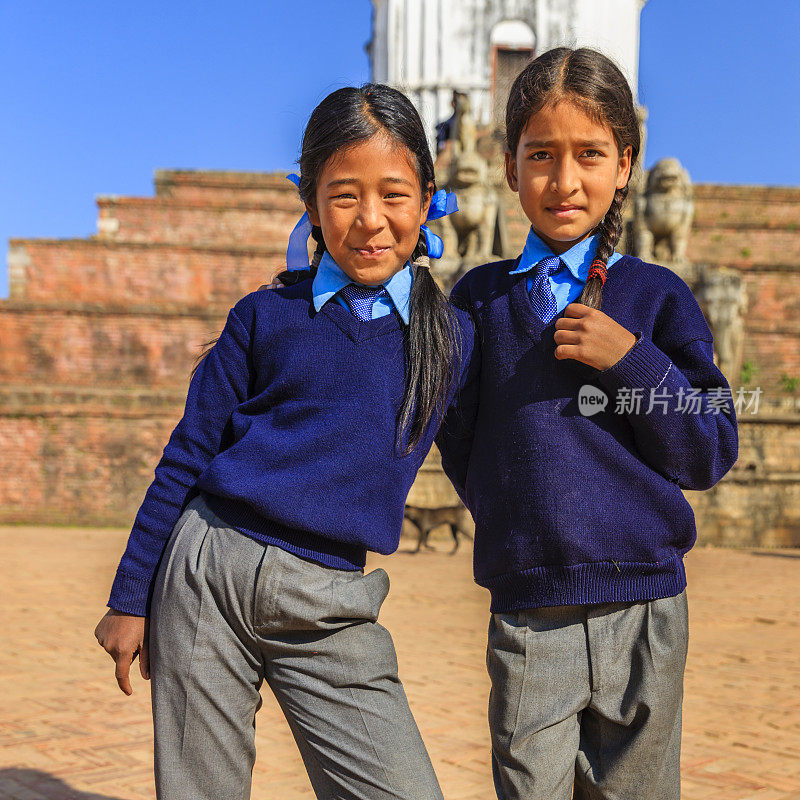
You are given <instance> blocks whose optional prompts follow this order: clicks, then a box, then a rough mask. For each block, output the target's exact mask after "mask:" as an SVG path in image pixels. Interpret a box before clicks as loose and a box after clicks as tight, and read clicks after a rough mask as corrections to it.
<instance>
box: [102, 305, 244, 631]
mask: <svg viewBox="0 0 800 800" xmlns="http://www.w3.org/2000/svg"><path fill="white" fill-rule="evenodd" d="M248 351H249V335H248V332H247V329H246V328H245V326H244V324H243V323H242V321H241V319H240V318H239V317H238V316H237V314H236V311H235V310H234V309H232V310H231V311H230V313H229V314H228V319H227V322H226V323H225V328H224V329H223V331H222V333H221V334H220V337H219V339H218V340H217V342H216V344H215V345H214V347H213V348H212V349H211V350H210V351H209V353H208V354H207V355H206V356H205V358H204V359H203V360H202V361H201V362H200V364H199V366H198V368H197V370H196V372H195V373H194V376H193V377H192V380H191V382H190V384H189V392H188V396H187V398H186V408H185V410H184V414H183V417H182V418H181V420H180V422H179V423H178V424H177V426H176V427H175V430H173V432H172V434H171V436H170V438H169V442H168V443H167V445H166V447H165V448H164V453H163V455H162V457H161V460H160V461H159V463H158V466H157V467H156V469H155V479H154V480H153V482H152V483H151V484H150V487H149V488H148V490H147V492H146V494H145V497H144V500H143V502H142V505H141V507H140V508H139V512H138V514H137V515H136V519H135V521H134V524H133V529H132V531H131V534H130V536H129V538H128V544H127V547H126V549H125V552H124V554H123V556H122V559H121V561H120V563H119V566H118V568H117V573H116V577H115V578H114V582H113V585H112V587H111V596H110V598H109V601H108V605H109V607H110V608H113V609H116V610H117V611H122V612H125V613H127V614H136V615H138V616H146V615H147V613H148V611H147V609H148V605H149V594H150V587H151V583H152V581H153V577H154V576H155V572H156V569H157V567H158V563H159V560H160V558H161V554H162V552H163V550H164V547H165V546H166V543H167V540H168V539H169V537H170V534H171V533H172V530H173V528H174V527H175V523H176V522H177V521H178V519H179V518H180V516H181V514H182V512H183V510H184V507H185V505H186V504H187V502H188V501H189V500H190V499H191V498H190V494H191V493H192V490H193V489H194V486H195V483H196V482H197V479H198V478H199V476H200V475H201V473H202V472H203V471H204V470H205V468H206V467H207V466H208V464H209V463H210V462H211V460H212V459H213V458H214V456H216V455H217V454H218V453H219V452H220V449H221V445H222V440H223V434H224V431H225V428H226V426H227V424H228V421H229V419H230V417H231V414H232V412H233V410H234V409H235V408H236V407H237V406H238V405H239V404H240V403H242V402H244V400H246V399H247V390H248V385H249V380H250V370H249V366H248V365H249V357H248Z"/></svg>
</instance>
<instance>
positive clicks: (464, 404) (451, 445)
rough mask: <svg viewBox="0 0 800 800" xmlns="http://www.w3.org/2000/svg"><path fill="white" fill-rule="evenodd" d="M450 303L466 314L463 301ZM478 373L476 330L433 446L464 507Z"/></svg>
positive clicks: (476, 413)
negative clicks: (453, 394) (453, 395)
mask: <svg viewBox="0 0 800 800" xmlns="http://www.w3.org/2000/svg"><path fill="white" fill-rule="evenodd" d="M452 300H453V304H454V305H456V306H457V307H459V308H462V309H463V310H465V311H466V306H465V303H464V300H463V298H459V296H458V294H456V293H454V295H453V297H452ZM480 373H481V344H480V337H479V336H478V333H477V329H476V330H475V333H474V336H473V338H472V346H471V352H469V353H468V357H467V361H466V363H465V365H464V369H463V371H462V375H461V383H460V385H459V389H458V391H457V392H456V394H455V397H454V398H453V401H452V403H451V404H450V406H449V408H448V409H447V411H446V413H445V416H444V418H443V420H442V424H441V426H440V428H439V432H438V433H437V435H436V446H437V447H438V448H439V453H440V454H441V457H442V468H443V469H444V472H445V474H446V475H447V477H448V478H449V479H450V481H451V483H452V484H453V487H454V488H455V490H456V492H457V493H458V496H459V497H460V498H461V501H462V502H463V503H464V504H465V505H467V501H466V483H467V469H468V466H469V457H470V453H471V452H472V438H473V435H474V432H475V419H476V417H477V415H478V397H479V392H480Z"/></svg>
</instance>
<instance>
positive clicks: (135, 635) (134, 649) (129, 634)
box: [94, 608, 150, 695]
mask: <svg viewBox="0 0 800 800" xmlns="http://www.w3.org/2000/svg"><path fill="white" fill-rule="evenodd" d="M149 628H150V625H149V620H148V618H147V617H137V616H134V615H133V614H123V613H122V612H121V611H115V610H114V609H113V608H110V609H109V610H108V612H106V615H105V616H104V617H103V618H102V619H101V620H100V622H99V623H98V624H97V627H96V628H95V629H94V635H95V638H96V639H97V641H98V642H99V643H100V646H101V647H102V648H103V649H104V650H105V651H106V652H107V653H108V654H109V655H110V656H111V658H113V659H114V661H115V662H116V664H117V668H116V670H115V671H114V675H115V677H116V679H117V683H118V684H119V688H120V689H122V691H123V692H125V694H127V695H131V694H133V689H131V681H130V677H129V675H130V669H131V664H132V663H133V659H134V658H136V656H137V654H138V656H139V671H140V672H141V673H142V677H143V678H144V679H145V680H149V679H150V652H149V649H148V646H147V636H148V633H149Z"/></svg>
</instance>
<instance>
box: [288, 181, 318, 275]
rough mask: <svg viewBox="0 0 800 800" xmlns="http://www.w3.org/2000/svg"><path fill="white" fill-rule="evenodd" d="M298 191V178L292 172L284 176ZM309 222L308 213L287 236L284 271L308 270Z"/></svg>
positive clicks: (310, 226)
mask: <svg viewBox="0 0 800 800" xmlns="http://www.w3.org/2000/svg"><path fill="white" fill-rule="evenodd" d="M286 179H287V180H289V181H291V182H292V183H293V184H294V185H295V186H296V187H297V188H298V189H299V188H300V176H299V175H297V174H295V173H294V172H293V173H291V174H290V175H287V176H286ZM312 227H313V226H312V225H311V220H310V219H309V218H308V211H306V212H305V213H304V214H303V216H302V217H300V219H299V220H298V222H297V225H295V226H294V229H293V230H292V232H291V233H290V234H289V245H288V247H287V248H286V269H287V270H290V271H292V272H294V271H296V270H303V269H308V268H309V263H308V238H309V236H311V228H312Z"/></svg>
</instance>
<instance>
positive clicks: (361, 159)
mask: <svg viewBox="0 0 800 800" xmlns="http://www.w3.org/2000/svg"><path fill="white" fill-rule="evenodd" d="M432 192H433V183H431V184H430V185H429V186H428V187H427V189H426V191H425V193H424V194H423V192H422V191H421V189H420V182H419V176H418V174H417V170H416V167H415V159H414V155H413V154H412V153H411V151H410V150H409V149H408V148H407V147H405V146H404V145H402V144H400V143H398V142H397V141H396V140H395V139H393V138H392V137H391V136H389V135H388V134H387V133H385V132H382V131H379V132H378V133H376V134H375V135H374V136H372V137H370V138H369V139H366V140H364V141H363V142H359V143H358V144H355V145H353V146H352V147H349V148H347V149H346V150H344V151H343V152H342V153H337V154H336V155H334V156H332V157H331V158H329V159H328V161H327V162H326V164H325V166H324V167H323V169H322V171H321V173H320V175H319V177H318V179H317V191H316V196H315V199H314V203H313V204H312V203H306V208H307V210H308V216H309V219H310V220H311V223H312V224H313V225H319V226H320V227H321V228H322V235H323V236H324V237H325V245H326V247H327V248H328V252H329V253H330V255H331V257H332V258H333V259H334V261H336V263H337V264H338V265H339V266H340V267H341V268H342V270H343V271H344V272H345V273H346V274H347V275H348V276H349V277H350V278H352V279H353V280H354V281H357V282H358V283H363V284H366V285H368V286H377V285H378V284H380V283H383V282H384V281H386V280H387V279H388V278H390V277H391V276H392V275H394V274H395V273H396V272H398V271H399V270H401V269H402V268H403V266H404V265H405V263H406V262H407V261H408V260H409V258H410V257H411V254H412V253H413V252H414V249H415V248H416V246H417V242H418V240H419V226H420V225H422V224H423V223H424V222H425V220H426V219H427V216H428V208H429V206H430V202H431V196H432Z"/></svg>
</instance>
